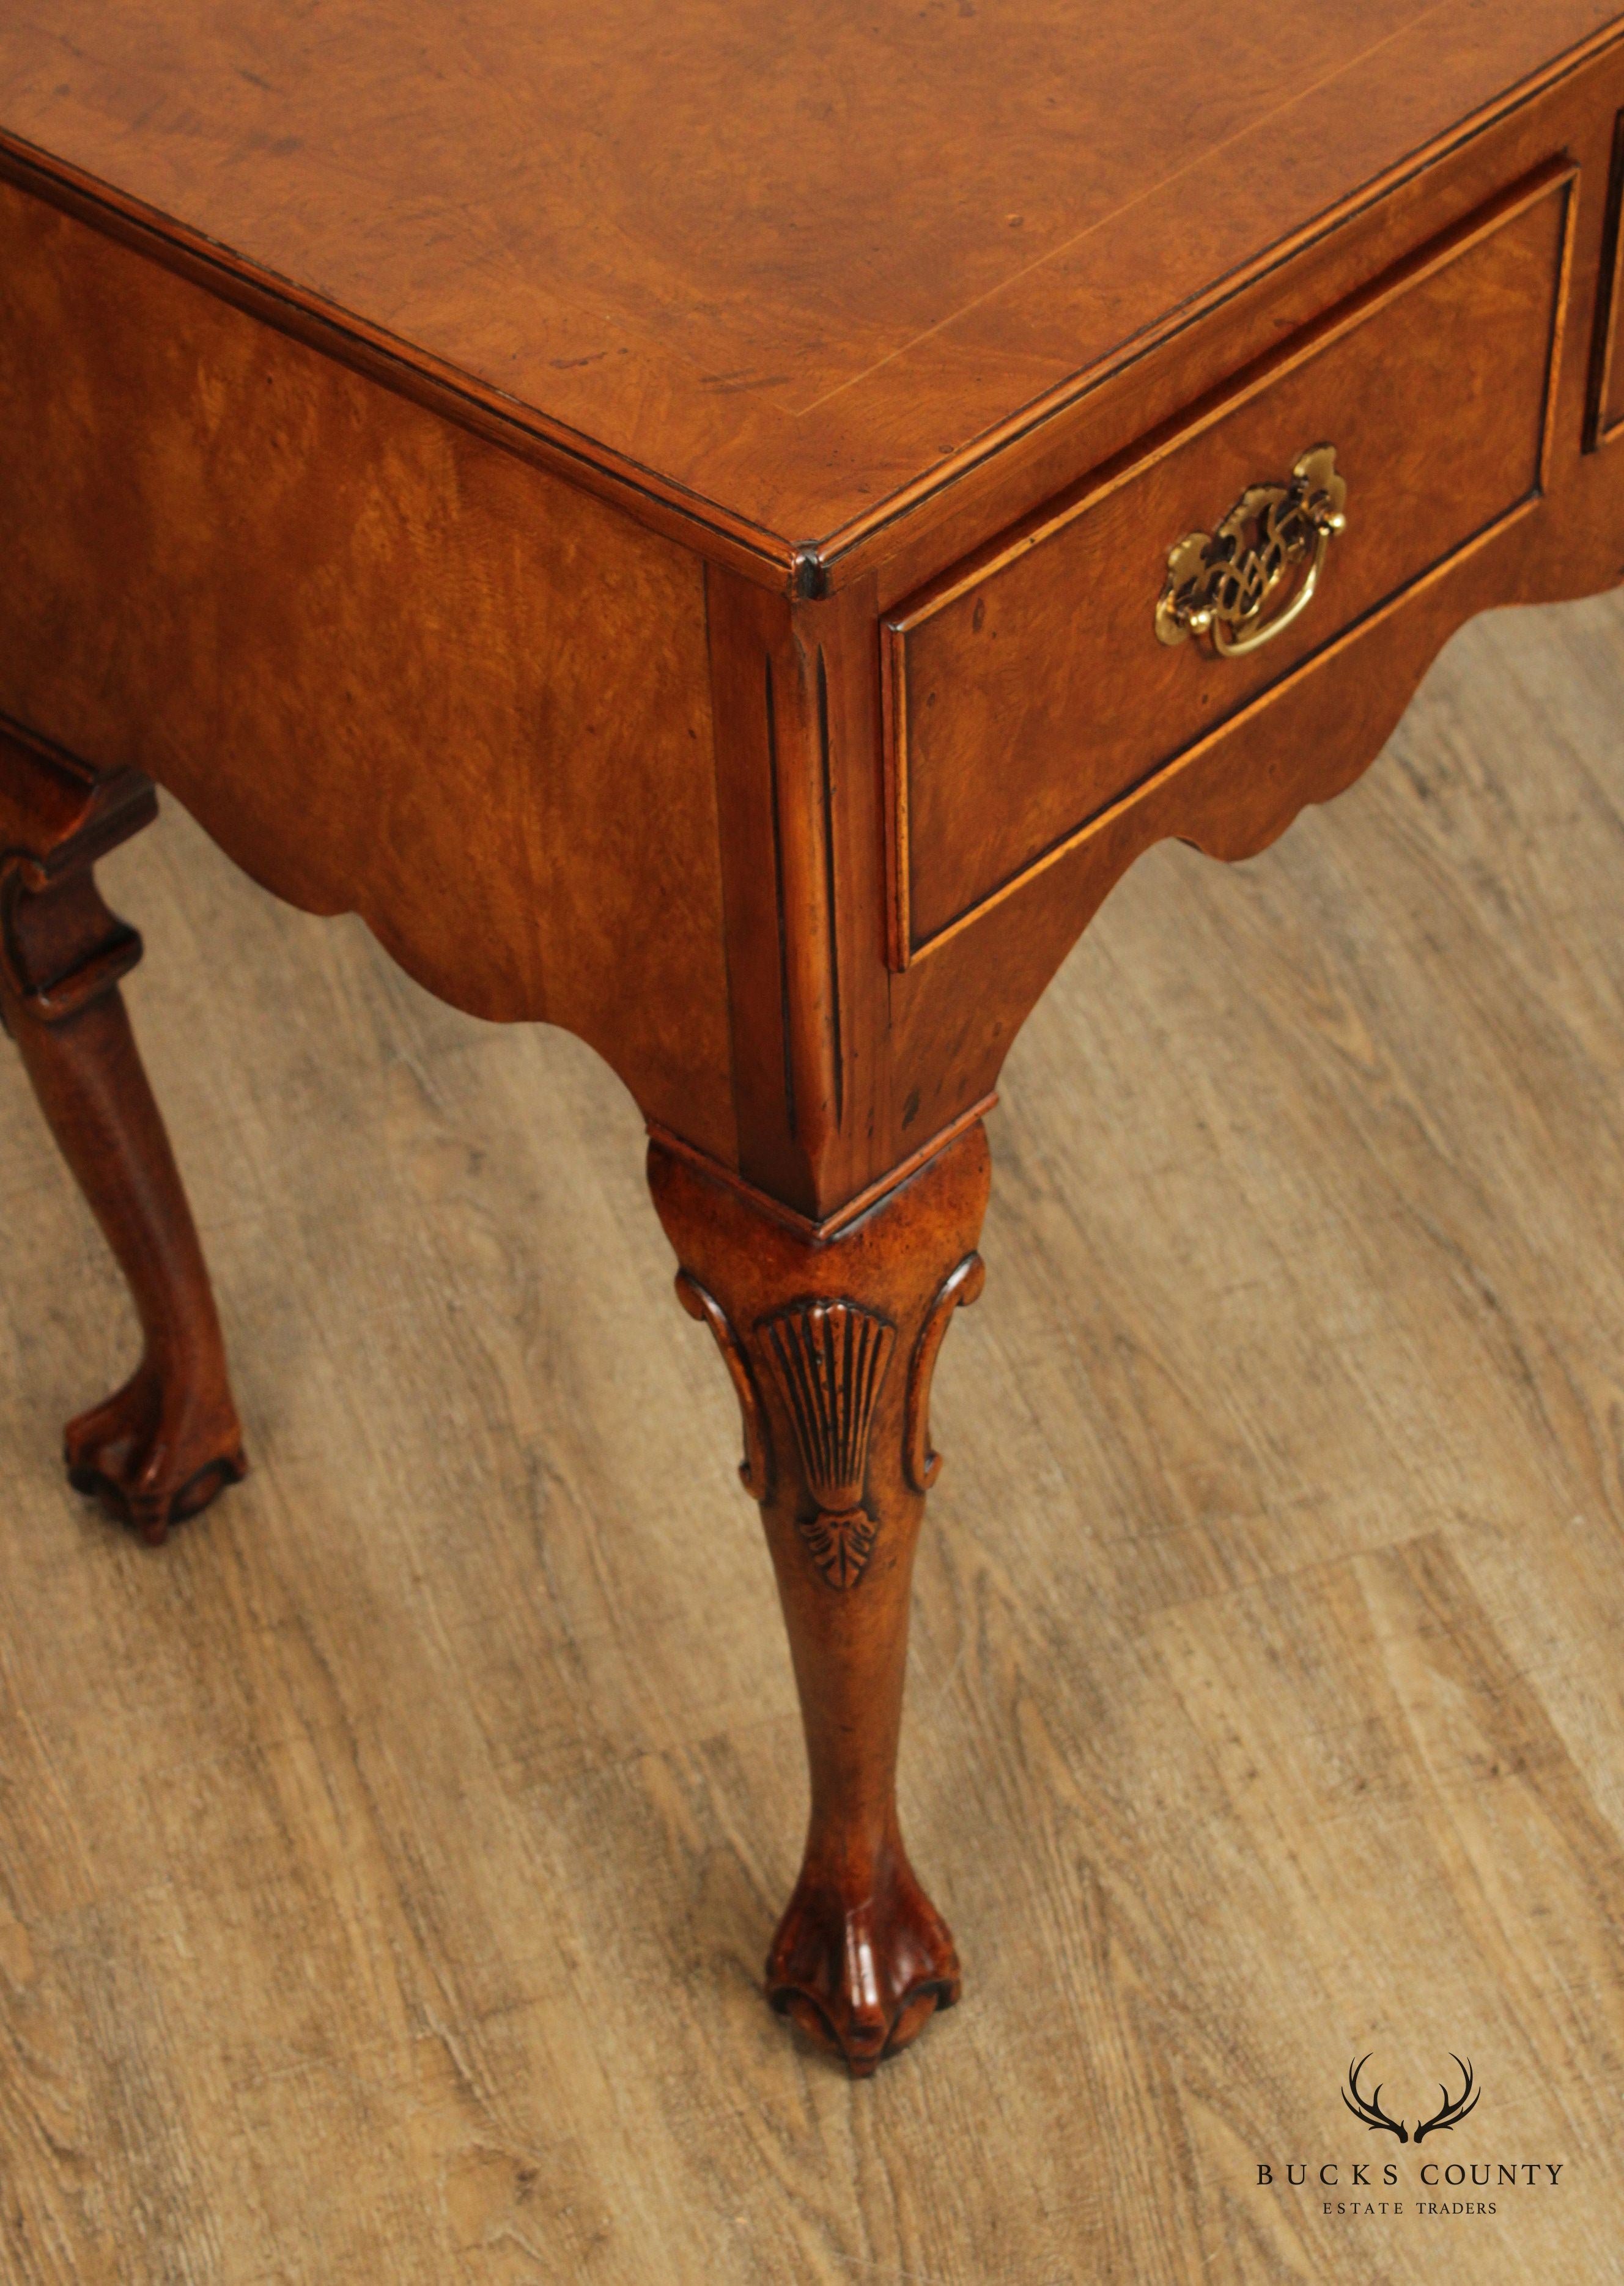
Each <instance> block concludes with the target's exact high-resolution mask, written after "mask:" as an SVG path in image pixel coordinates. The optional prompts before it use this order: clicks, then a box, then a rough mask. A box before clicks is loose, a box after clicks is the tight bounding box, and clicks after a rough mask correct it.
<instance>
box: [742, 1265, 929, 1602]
mask: <svg viewBox="0 0 1624 2286" xmlns="http://www.w3.org/2000/svg"><path fill="white" fill-rule="evenodd" d="M756 1333H757V1338H758V1342H759V1344H760V1352H761V1357H762V1360H763V1361H764V1362H765V1365H766V1367H767V1370H768V1372H769V1375H770V1376H771V1377H772V1380H773V1383H774V1384H775V1386H776V1387H777V1391H778V1393H779V1395H780V1397H781V1398H782V1399H783V1400H784V1408H785V1410H786V1411H787V1412H788V1414H789V1416H790V1419H791V1421H792V1423H793V1424H794V1431H795V1442H796V1446H797V1448H798V1449H799V1452H800V1464H801V1467H802V1469H803V1470H804V1471H805V1474H806V1479H807V1484H808V1489H809V1490H810V1492H811V1494H812V1497H813V1499H814V1500H815V1501H816V1503H817V1513H816V1516H815V1517H808V1518H805V1519H802V1520H800V1523H799V1525H798V1529H799V1531H800V1536H801V1538H802V1540H803V1541H805V1542H806V1544H807V1548H808V1551H809V1553H810V1555H811V1557H812V1560H813V1562H814V1563H815V1564H816V1565H817V1568H818V1570H819V1571H820V1572H821V1573H823V1575H824V1579H825V1580H828V1582H829V1584H830V1586H831V1587H832V1588H849V1587H852V1586H854V1585H855V1583H856V1581H857V1580H859V1579H860V1578H861V1576H862V1573H863V1566H864V1565H866V1564H867V1562H868V1560H869V1557H870V1556H871V1553H872V1552H873V1547H874V1541H875V1537H876V1534H877V1532H878V1528H879V1527H878V1525H876V1524H875V1521H874V1519H873V1518H872V1517H871V1516H870V1515H869V1513H868V1511H867V1510H866V1509H865V1508H864V1506H863V1489H864V1485H865V1482H866V1479H867V1476H868V1457H869V1438H870V1434H871V1431H872V1428H873V1423H874V1408H875V1407H876V1406H877V1405H878V1403H879V1392H880V1388H881V1386H882V1384H883V1383H884V1381H885V1377H886V1369H887V1366H888V1365H889V1364H890V1361H891V1352H892V1351H893V1349H894V1348H895V1345H896V1328H895V1326H893V1325H892V1324H891V1323H890V1322H889V1320H887V1319H885V1318H882V1317H879V1316H878V1315H877V1314H876V1313H875V1312H873V1311H871V1310H864V1309H863V1308H862V1307H861V1306H860V1305H858V1304H856V1303H855V1302H839V1301H835V1302H825V1301H807V1302H796V1303H793V1304H792V1305H791V1306H790V1307H789V1308H788V1309H787V1310H780V1311H778V1312H777V1313H776V1314H775V1315H774V1316H772V1317H770V1318H765V1319H763V1320H761V1324H760V1325H759V1326H758V1327H757V1328H756Z"/></svg>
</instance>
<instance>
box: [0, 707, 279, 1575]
mask: <svg viewBox="0 0 1624 2286" xmlns="http://www.w3.org/2000/svg"><path fill="white" fill-rule="evenodd" d="M156 808H157V805H156V801H155V799H154V793H153V789H152V787H151V785H150V784H148V782H147V781H146V779H145V778H144V777H142V776H139V775H138V773H136V772H135V771H132V770H113V771H95V770H91V769H87V768H85V767H84V766H83V765H81V764H79V763H77V762H75V761H73V760H72V759H71V758H70V757H69V756H67V755H64V754H62V753H59V752H58V751H57V750H56V749H55V748H53V747H50V746H47V745H45V744H44V743H43V741H41V740H38V739H35V738H34V737H31V736H29V735H28V733H27V732H24V731H22V730H21V729H19V728H18V727H17V726H15V725H3V724H0V1019H3V1020H4V1026H5V1029H6V1030H7V1031H8V1032H10V1034H11V1036H12V1038H13V1039H14V1040H15V1042H16V1043H17V1046H18V1049H19V1051H20V1053H21V1056H22V1060H23V1063H24V1065H25V1066H26V1068H27V1070H28V1077H29V1079H30V1080H31V1081H32V1083H33V1085H34V1092H35V1095H36V1096H37V1097H38V1099H39V1103H40V1108H41V1109H42V1110H43V1113H44V1115H45V1118H46V1120H47V1122H48V1123H49V1125H50V1127H51V1132H52V1134H53V1135H54V1136H55V1138H56V1140H57V1143H58V1145H59V1147H60V1149H61V1152H62V1155H63V1156H64V1158H65V1159H66V1160H67V1163H68V1165H69V1167H70V1168H71V1169H72V1171H73V1172H74V1175H75V1178H76V1179H77V1181H78V1184H79V1186H80V1188H81V1190H82V1191H83V1194H84V1195H85V1198H86V1199H87V1201H88V1202H89V1203H90V1206H91V1210H92V1212H93V1213H94V1214H95V1217H96V1219H97V1221H98V1222H99V1224H100V1226H101V1228H102V1231H103V1233H104V1234H105V1235H106V1240H107V1243H108V1244H109V1246H110V1247H111V1248H112V1249H113V1252H114V1256H115V1257H116V1258H117V1261H118V1264H119V1267H120V1268H121V1269H122V1272H123V1273H124V1277H125V1279H126V1281H127V1282H128V1284H129V1287H130V1294H131V1297H132V1298H133V1299H134V1302H135V1305H136V1311H137V1314H138V1318H139V1320H140V1326H141V1332H142V1336H143V1351H142V1356H141V1361H140V1363H139V1365H138V1367H137V1368H136V1370H135V1372H134V1374H133V1375H132V1376H130V1379H129V1381H127V1382H126V1383H124V1385H123V1386H122V1388H121V1389H119V1390H117V1391H114V1394H113V1395H112V1396H111V1397H109V1398H107V1399H106V1400H105V1401H104V1402H103V1403H101V1404H100V1405H98V1406H95V1407H92V1408H91V1411H89V1412H88V1413H84V1414H82V1415H80V1416H79V1417H78V1418H77V1419H76V1420H75V1421H72V1422H70V1423H68V1426H67V1431H65V1434H64V1446H65V1457H66V1460H67V1472H68V1477H69V1479H70V1481H71V1482H72V1483H73V1484H74V1486H75V1487H76V1488H77V1489H78V1490H79V1491H81V1492H83V1493H87V1494H92V1495H94V1496H96V1497H98V1498H99V1499H100V1500H101V1501H102V1502H104V1503H105V1504H106V1506H107V1507H109V1508H110V1509H111V1510H113V1511H114V1513H115V1514H116V1515H117V1516H119V1517H122V1519H123V1520H124V1521H125V1522H127V1523H129V1524H130V1525H133V1527H134V1528H135V1529H136V1530H137V1531H138V1533H140V1534H141V1536H142V1538H143V1539H145V1540H146V1541H149V1542H152V1543H154V1544H155V1543H157V1542H159V1541H162V1540H163V1538H164V1537H165V1535H166V1534H167V1533H168V1531H169V1525H171V1524H173V1523H175V1522H177V1520H178V1519H179V1518H181V1517H187V1516H193V1515H195V1514H196V1513H197V1511H198V1510H200V1509H202V1508H206V1507H207V1506H208V1504H209V1502H210V1501H211V1500H213V1498H214V1497H215V1495H216V1494H217V1493H219V1492H220V1491H222V1490H223V1489H224V1487H225V1486H226V1485H228V1484H234V1483H235V1482H236V1481H237V1479H238V1478H240V1476H241V1475H242V1474H243V1471H244V1469H245V1466H246V1463H245V1462H244V1460H243V1454H242V1432H241V1430H240V1427H239V1425H238V1422H237V1414H236V1408H235V1407H234V1405H233V1402H232V1393H231V1386H230V1383H229V1381H228V1380H227V1377H226V1369H225V1345H224V1344H223V1342H222V1340H221V1336H220V1321H219V1318H218V1316H217V1313H216V1310H215V1305H214V1296H213V1294H212V1292H211V1291H210V1289H209V1273H208V1270H207V1268H206V1267H205V1265H204V1262H203V1254H202V1249H201V1246H200V1244H199V1242H198V1236H197V1230H196V1227H195V1226H194V1224H193V1219H192V1214H191V1210H190V1208H189V1207H188V1206H187V1203H186V1196H185V1191H184V1190H183V1188H182V1186H181V1180H180V1176H179V1173H178V1172H177V1169H176V1165H175V1158H174V1154H173V1153H172V1151H171V1150H170V1148H169V1137H168V1135H167V1133H166V1132H165V1131H164V1125H163V1121H162V1115H160V1113H159V1110H158V1107H157V1104H156V1103H155V1102H154V1099H153V1093H152V1090H151V1088H150V1087H149V1085H148V1084H147V1080H146V1072H145V1071H144V1070H143V1068H142V1065H141V1059H140V1055H139V1053H138V1050H137V1047H136V1044H135V1037H134V1035H133V1033H132V1032H131V1030H130V1018H129V1015H128V1014H127V1013H126V1011H125V1007H124V1003H123V998H122V995H121V993H120V991H119V989H118V988H119V982H120V980H121V978H122V977H124V976H126V975H128V974H129V973H130V970H131V969H132V968H133V967H134V966H135V965H136V963H137V962H138V960H139V958H141V940H140V938H139V937H138V935H137V934H136V933H135V931H134V930H133V929H131V928H128V927H126V926H125V925H124V923H123V922H122V921H121V920H119V919H117V918H115V917H114V915H113V914H112V913H110V912H109V911H108V910H107V908H106V905H105V904H104V903H102V901H101V897H100V895H99V891H98V889H97V887H96V880H95V876H94V872H93V870H92V869H93V867H94V864H95V863H96V861H97V859H99V858H100V857H102V856H105V855H106V853H107V852H108V850H110V849H112V848H114V847H116V846H117V845H118V844H119V843H120V842H121V841H123V840H127V839H128V838H129V836H130V834H132V833H134V832H137V831H138V829H139V828H140V827H142V826H143V825H145V824H147V823H148V822H149V821H150V820H151V819H152V818H153V817H154V816H155V815H156Z"/></svg>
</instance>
